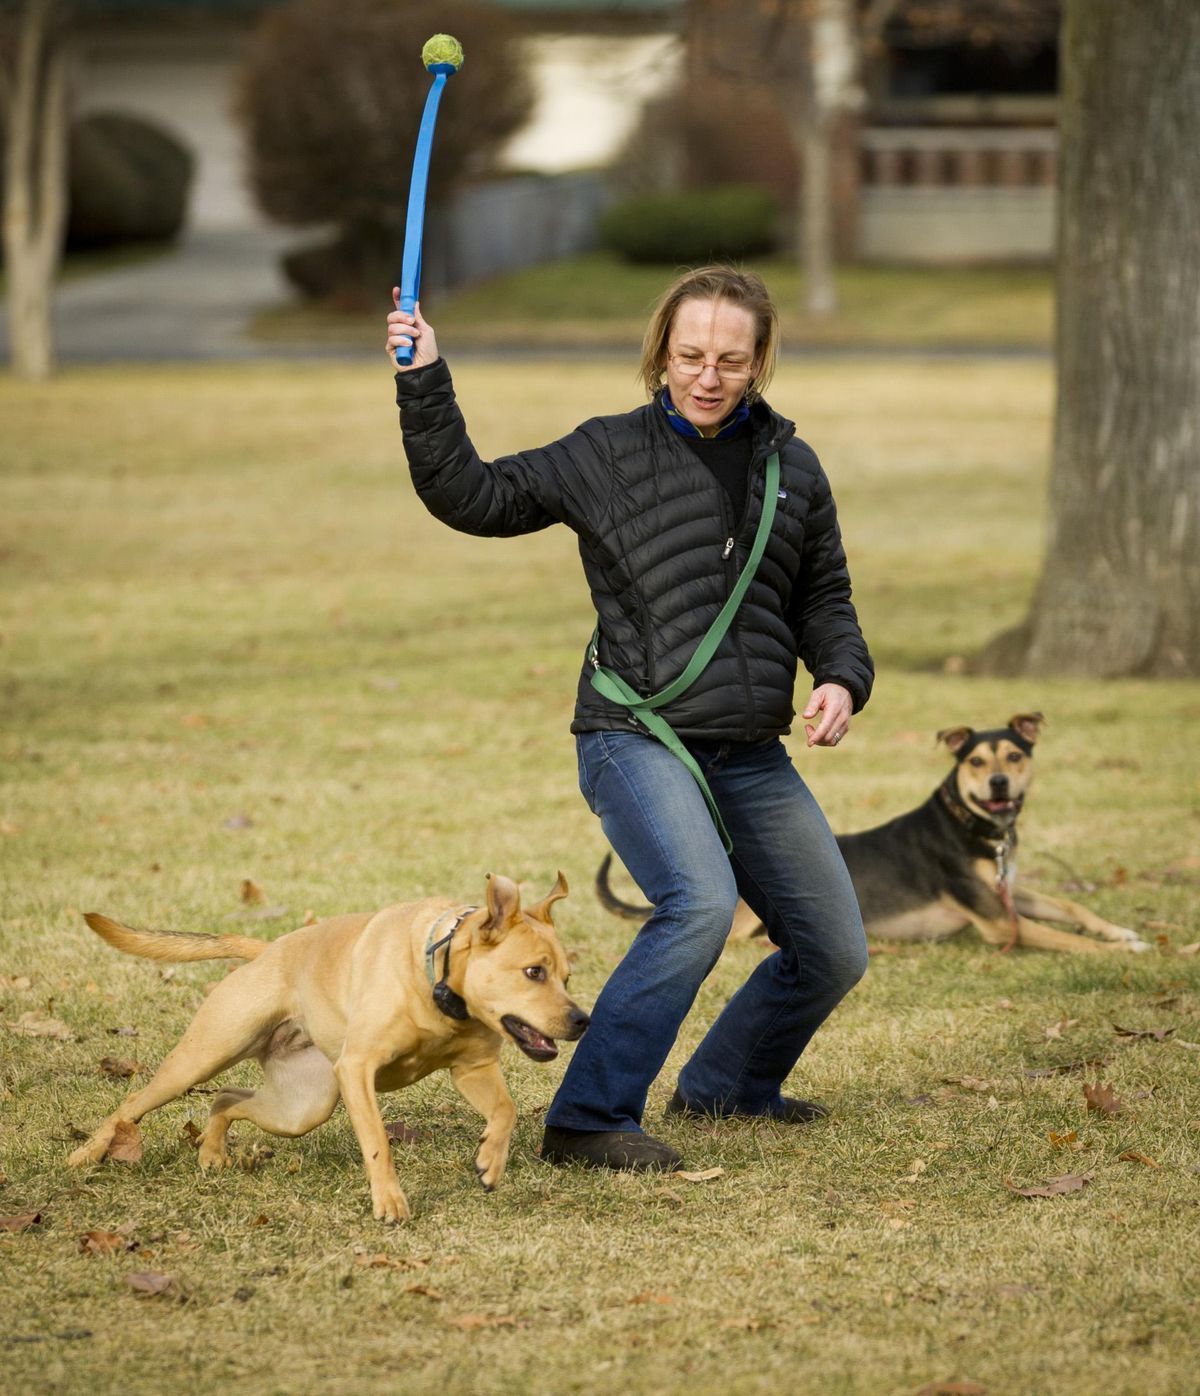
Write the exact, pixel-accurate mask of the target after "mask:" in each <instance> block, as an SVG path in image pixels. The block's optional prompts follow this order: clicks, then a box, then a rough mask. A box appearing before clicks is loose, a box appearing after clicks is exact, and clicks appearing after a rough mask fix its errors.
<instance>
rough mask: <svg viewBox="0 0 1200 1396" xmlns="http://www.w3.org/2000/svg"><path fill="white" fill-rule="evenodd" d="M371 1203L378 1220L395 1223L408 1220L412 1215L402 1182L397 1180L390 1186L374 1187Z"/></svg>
mask: <svg viewBox="0 0 1200 1396" xmlns="http://www.w3.org/2000/svg"><path fill="white" fill-rule="evenodd" d="M371 1205H372V1208H373V1210H374V1213H375V1220H376V1221H381V1222H389V1223H392V1224H393V1225H395V1224H398V1223H400V1222H406V1221H408V1219H409V1217H411V1216H412V1212H411V1211H410V1210H409V1207H408V1198H407V1197H405V1196H404V1193H403V1191H402V1190H401V1187H400V1184H399V1183H396V1182H393V1183H391V1184H390V1185H389V1186H384V1187H372V1188H371Z"/></svg>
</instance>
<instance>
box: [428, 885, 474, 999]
mask: <svg viewBox="0 0 1200 1396" xmlns="http://www.w3.org/2000/svg"><path fill="white" fill-rule="evenodd" d="M478 910H479V908H478V907H477V906H464V907H459V908H458V909H457V910H454V909H451V910H450V911H444V912H443V913H442V914H441V916H439V917H438V919H437V920H436V921H435V922H434V923H433V925H432V926H431V927H430V928H429V936H428V938H427V939H426V941H425V973H426V974H427V975H428V976H429V982H430V984H432V985H433V1002H434V1007H436V1008H437V1009H438V1010H439V1012H442V1013H444V1014H445V1015H446V1017H447V1018H453V1019H455V1020H456V1021H457V1022H460V1023H462V1022H465V1021H466V1020H467V1019H468V1018H469V1017H470V1016H471V1015H470V1013H468V1012H467V1004H466V1000H465V999H464V998H463V996H462V995H461V994H456V993H455V992H454V990H453V989H452V988H451V987H450V985H449V983H448V982H447V981H448V980H449V978H450V942H451V941H452V940H453V939H454V932H455V931H457V930H458V928H459V927H460V926H461V925H462V923H463V922H464V921H465V920H466V919H467V917H468V916H470V915H471V913H472V912H474V911H478ZM450 917H454V924H453V925H452V926H451V927H450V929H449V930H448V931H447V932H446V934H445V935H444V936H443V937H442V938H441V940H435V939H434V937H435V936H436V935H437V933H438V931H439V930H441V928H442V926H444V925H445V923H446V921H447V920H448V919H449V918H450ZM443 945H444V946H445V947H446V958H445V960H444V961H443V963H442V977H441V978H440V979H438V978H437V974H436V971H435V969H434V964H433V962H434V957H435V956H436V955H437V952H438V951H439V950H440V949H441V948H442V946H443Z"/></svg>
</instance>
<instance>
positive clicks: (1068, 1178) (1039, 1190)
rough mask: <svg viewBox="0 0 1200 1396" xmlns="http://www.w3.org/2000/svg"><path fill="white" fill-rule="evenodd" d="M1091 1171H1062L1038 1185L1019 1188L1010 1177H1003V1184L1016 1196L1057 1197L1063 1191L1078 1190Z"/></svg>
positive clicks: (1090, 1176)
mask: <svg viewBox="0 0 1200 1396" xmlns="http://www.w3.org/2000/svg"><path fill="white" fill-rule="evenodd" d="M1093 1176H1094V1175H1093V1174H1091V1173H1064V1174H1062V1176H1061V1177H1058V1178H1047V1179H1046V1181H1045V1182H1044V1183H1043V1184H1042V1185H1041V1186H1040V1187H1033V1188H1019V1187H1017V1185H1016V1183H1014V1182H1013V1180H1012V1179H1011V1178H1005V1180H1004V1186H1005V1187H1006V1188H1007V1189H1008V1190H1009V1192H1015V1193H1016V1194H1017V1196H1018V1197H1058V1196H1059V1195H1060V1194H1062V1193H1065V1192H1078V1191H1079V1190H1080V1189H1081V1188H1082V1187H1084V1185H1085V1184H1087V1183H1090V1182H1091V1181H1092V1178H1093Z"/></svg>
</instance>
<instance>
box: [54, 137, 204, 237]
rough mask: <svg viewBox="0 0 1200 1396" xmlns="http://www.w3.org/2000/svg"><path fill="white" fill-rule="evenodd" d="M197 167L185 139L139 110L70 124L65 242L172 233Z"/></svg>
mask: <svg viewBox="0 0 1200 1396" xmlns="http://www.w3.org/2000/svg"><path fill="white" fill-rule="evenodd" d="M194 168H195V160H194V158H193V156H192V153H191V151H190V150H188V149H187V147H186V146H184V145H182V144H181V143H180V142H179V141H178V140H176V139H175V137H174V136H172V135H170V134H169V133H168V132H166V131H164V130H163V129H162V127H160V126H156V125H154V124H153V123H151V122H149V121H145V120H143V119H142V118H141V117H137V116H128V115H125V114H124V113H119V112H103V113H97V114H96V115H94V116H87V117H84V118H83V119H82V120H80V121H78V122H76V123H75V126H74V127H73V128H72V131H71V160H70V211H69V213H68V218H67V246H68V247H71V248H83V247H103V246H107V245H111V244H113V243H119V242H133V241H141V240H151V239H164V238H171V237H174V236H175V235H176V234H177V233H178V232H179V230H180V229H181V228H182V226H183V220H184V217H185V216H186V213H187V198H188V190H189V188H190V186H191V181H192V173H193V170H194Z"/></svg>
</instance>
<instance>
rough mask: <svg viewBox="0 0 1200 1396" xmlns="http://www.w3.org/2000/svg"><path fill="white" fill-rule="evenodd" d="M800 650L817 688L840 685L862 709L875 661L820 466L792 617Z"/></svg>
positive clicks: (793, 598)
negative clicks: (861, 624) (852, 596)
mask: <svg viewBox="0 0 1200 1396" xmlns="http://www.w3.org/2000/svg"><path fill="white" fill-rule="evenodd" d="M789 620H790V622H791V627H792V634H793V635H794V636H795V637H796V653H797V654H798V655H799V656H800V660H801V662H802V663H803V664H804V667H805V668H806V669H807V670H808V671H809V673H810V674H811V675H812V677H813V684H814V687H819V686H820V685H821V684H823V683H837V684H841V685H842V687H843V688H846V689H848V690H849V692H850V694H851V696H852V698H853V699H854V711H855V712H858V711H859V709H860V708H862V707H863V706H864V705H865V703H866V701H867V699H868V698H869V697H870V696H871V686H872V684H873V683H874V681H875V665H874V664H873V663H872V661H871V656H870V654H869V652H868V651H867V642H866V641H865V640H864V639H863V633H862V631H861V629H859V624H858V614H857V612H856V611H855V609H854V603H853V602H852V601H851V600H850V571H849V568H848V567H847V565H846V550H845V548H843V546H842V533H841V529H840V528H839V527H838V521H837V509H836V507H835V506H834V502H833V494H832V492H831V491H830V488H829V481H828V480H827V479H826V477H825V472H824V471H823V470H818V479H817V487H816V490H815V492H814V494H813V500H812V508H811V510H810V512H809V516H808V527H807V530H806V532H805V538H804V552H803V555H802V557H801V560H800V570H799V573H798V574H797V577H796V580H795V583H794V586H793V590H792V607H791V615H790V617H789Z"/></svg>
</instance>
